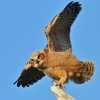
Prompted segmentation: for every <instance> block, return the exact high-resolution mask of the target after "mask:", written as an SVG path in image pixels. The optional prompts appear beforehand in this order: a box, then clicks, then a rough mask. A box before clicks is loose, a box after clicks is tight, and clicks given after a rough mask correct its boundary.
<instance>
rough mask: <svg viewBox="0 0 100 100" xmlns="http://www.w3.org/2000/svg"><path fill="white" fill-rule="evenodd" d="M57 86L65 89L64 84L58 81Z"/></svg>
mask: <svg viewBox="0 0 100 100" xmlns="http://www.w3.org/2000/svg"><path fill="white" fill-rule="evenodd" d="M56 86H59V87H60V88H62V87H64V82H62V81H56Z"/></svg>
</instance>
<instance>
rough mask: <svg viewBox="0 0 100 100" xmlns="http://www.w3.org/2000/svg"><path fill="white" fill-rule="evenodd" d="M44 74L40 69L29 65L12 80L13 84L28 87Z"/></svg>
mask: <svg viewBox="0 0 100 100" xmlns="http://www.w3.org/2000/svg"><path fill="white" fill-rule="evenodd" d="M44 76H45V74H44V73H43V72H42V71H39V70H38V69H36V68H34V67H32V66H30V67H28V68H25V69H24V70H23V71H22V73H21V75H20V77H19V78H18V79H17V81H15V82H14V84H17V87H20V86H22V87H25V86H27V87H29V86H30V85H32V84H34V83H36V82H37V81H38V80H40V79H42V77H44Z"/></svg>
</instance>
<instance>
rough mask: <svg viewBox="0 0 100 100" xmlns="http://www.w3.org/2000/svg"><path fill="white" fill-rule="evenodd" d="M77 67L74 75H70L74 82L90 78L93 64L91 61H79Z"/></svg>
mask: <svg viewBox="0 0 100 100" xmlns="http://www.w3.org/2000/svg"><path fill="white" fill-rule="evenodd" d="M78 66H79V67H78V68H77V71H76V72H75V73H74V75H73V76H72V77H71V80H73V81H74V82H75V83H78V84H81V83H84V82H86V81H88V80H90V79H91V76H92V75H93V73H94V69H95V68H94V64H93V63H92V62H91V61H80V62H79V65H78Z"/></svg>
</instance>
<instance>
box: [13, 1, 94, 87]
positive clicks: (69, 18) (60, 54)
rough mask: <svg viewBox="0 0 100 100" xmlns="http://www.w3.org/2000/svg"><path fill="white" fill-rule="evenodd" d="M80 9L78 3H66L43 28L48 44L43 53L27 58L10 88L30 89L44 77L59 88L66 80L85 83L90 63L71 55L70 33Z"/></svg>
mask: <svg viewBox="0 0 100 100" xmlns="http://www.w3.org/2000/svg"><path fill="white" fill-rule="evenodd" d="M81 9H82V7H81V4H80V3H79V2H70V3H69V4H68V5H67V6H66V7H65V8H64V10H62V12H60V13H59V14H58V15H56V16H55V17H54V19H53V20H52V21H51V23H50V24H49V25H48V26H47V27H46V28H45V34H46V37H47V40H48V43H47V45H46V47H45V48H44V50H38V51H36V52H34V53H32V55H31V56H30V59H29V61H28V63H27V64H26V66H25V68H24V70H23V71H22V73H21V75H20V77H19V78H18V79H17V81H15V82H14V84H17V86H18V87H19V86H22V87H25V86H30V85H32V84H34V83H36V82H37V81H38V80H40V79H42V77H44V76H45V75H47V76H49V77H51V78H52V79H53V81H54V83H55V84H56V85H57V86H59V87H61V88H62V87H63V86H64V85H65V83H68V81H69V80H72V81H73V82H75V83H77V84H81V83H85V82H86V81H88V80H90V79H91V76H92V75H93V73H94V64H93V62H91V61H81V60H79V59H78V58H77V57H76V55H74V54H73V53H72V46H71V41H70V30H71V26H72V24H73V22H74V21H75V19H76V18H77V16H78V14H79V13H80V11H81Z"/></svg>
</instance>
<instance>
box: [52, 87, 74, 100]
mask: <svg viewBox="0 0 100 100" xmlns="http://www.w3.org/2000/svg"><path fill="white" fill-rule="evenodd" d="M51 91H52V92H53V93H54V94H55V95H56V97H57V100H75V99H74V98H73V97H72V96H70V95H68V94H67V93H66V92H65V91H64V90H63V89H62V88H60V87H58V86H52V87H51Z"/></svg>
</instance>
